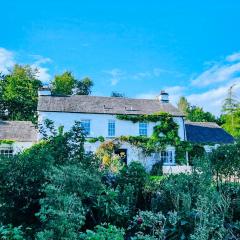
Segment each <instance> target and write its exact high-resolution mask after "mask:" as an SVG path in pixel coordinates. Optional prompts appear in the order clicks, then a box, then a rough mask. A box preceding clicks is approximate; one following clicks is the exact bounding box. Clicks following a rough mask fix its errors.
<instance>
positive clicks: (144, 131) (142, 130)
mask: <svg viewBox="0 0 240 240" xmlns="http://www.w3.org/2000/svg"><path fill="white" fill-rule="evenodd" d="M147 128H148V124H147V123H146V122H140V123H139V135H140V136H147V135H148V131H147V130H148V129H147Z"/></svg>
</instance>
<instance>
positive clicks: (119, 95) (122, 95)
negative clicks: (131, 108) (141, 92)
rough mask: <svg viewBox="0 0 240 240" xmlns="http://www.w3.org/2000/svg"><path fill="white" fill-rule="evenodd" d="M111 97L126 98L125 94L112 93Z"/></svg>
mask: <svg viewBox="0 0 240 240" xmlns="http://www.w3.org/2000/svg"><path fill="white" fill-rule="evenodd" d="M111 97H125V94H124V93H119V92H112V93H111Z"/></svg>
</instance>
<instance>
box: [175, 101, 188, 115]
mask: <svg viewBox="0 0 240 240" xmlns="http://www.w3.org/2000/svg"><path fill="white" fill-rule="evenodd" d="M177 106H178V109H179V110H180V111H181V112H182V113H183V114H185V115H187V113H188V109H189V107H190V104H189V103H188V101H187V99H186V98H185V97H180V98H179V101H178V103H177Z"/></svg>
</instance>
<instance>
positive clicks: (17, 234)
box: [0, 224, 25, 240]
mask: <svg viewBox="0 0 240 240" xmlns="http://www.w3.org/2000/svg"><path fill="white" fill-rule="evenodd" d="M0 237H1V239H6V240H24V239H25V237H24V233H23V231H22V227H21V226H19V227H13V226H12V225H11V224H9V225H7V226H3V225H2V226H0Z"/></svg>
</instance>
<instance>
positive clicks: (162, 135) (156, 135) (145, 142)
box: [116, 113, 181, 155]
mask: <svg viewBox="0 0 240 240" xmlns="http://www.w3.org/2000/svg"><path fill="white" fill-rule="evenodd" d="M117 118H118V119H120V120H127V121H131V122H133V123H136V122H157V123H158V124H157V125H156V126H154V128H153V134H152V136H151V137H145V136H136V137H135V136H122V137H120V138H118V139H116V140H119V141H122V142H128V143H130V144H131V145H134V146H136V147H137V148H141V149H142V150H143V152H144V153H145V154H148V155H149V154H151V153H154V152H159V151H161V150H164V149H165V148H166V146H167V145H172V146H177V145H179V144H180V142H181V141H180V138H179V136H178V125H177V123H175V122H174V120H173V118H172V116H171V115H169V114H168V113H156V114H150V115H117Z"/></svg>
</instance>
